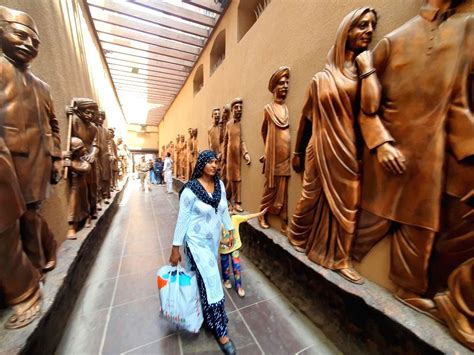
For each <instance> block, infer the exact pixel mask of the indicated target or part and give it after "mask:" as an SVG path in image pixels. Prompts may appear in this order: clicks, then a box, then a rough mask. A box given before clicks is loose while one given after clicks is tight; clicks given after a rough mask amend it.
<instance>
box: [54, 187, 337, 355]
mask: <svg viewBox="0 0 474 355" xmlns="http://www.w3.org/2000/svg"><path fill="white" fill-rule="evenodd" d="M177 212H178V198H177V195H176V194H170V195H168V194H166V192H165V187H164V186H157V185H153V186H152V189H151V191H150V192H142V191H140V188H139V183H138V181H137V180H130V181H129V185H128V187H127V190H126V191H125V194H124V197H123V200H122V202H121V204H120V207H119V210H118V212H117V214H116V215H115V217H114V221H113V223H112V225H111V226H110V229H109V232H108V235H107V236H106V238H105V241H104V244H103V245H102V248H101V250H100V252H99V255H98V257H97V260H96V262H95V264H94V267H93V269H92V271H91V273H90V275H89V277H88V279H87V281H86V284H85V286H84V288H83V289H82V291H81V294H80V295H79V299H78V302H77V303H76V306H75V309H74V311H73V313H72V315H71V318H70V320H69V323H68V326H67V328H66V329H65V331H64V335H63V338H62V341H61V344H60V345H59V347H58V349H57V352H56V353H57V354H68V355H69V354H165V355H167V354H170V355H173V354H220V351H219V348H218V346H217V343H216V342H215V340H214V338H213V337H212V335H211V334H210V333H207V332H206V331H205V330H204V329H202V330H201V332H200V333H199V335H191V334H187V333H179V332H176V330H175V329H174V327H173V326H171V325H169V324H168V323H167V321H165V320H164V319H162V318H160V317H159V297H158V292H157V289H156V283H155V275H156V271H157V269H158V268H159V267H160V266H162V265H164V264H166V263H167V260H168V257H169V253H170V250H171V249H170V247H171V243H172V238H173V232H174V228H175V224H176V217H177ZM242 279H243V285H244V287H245V288H246V292H247V294H246V296H245V298H243V299H242V298H239V297H238V296H237V293H236V292H235V290H234V289H231V290H225V293H226V310H227V312H228V315H229V319H230V323H229V331H230V336H231V338H232V339H233V341H234V343H235V345H236V346H237V348H238V353H239V354H262V353H265V354H271V355H277V354H336V353H340V352H339V351H338V349H337V348H336V346H335V345H334V344H332V343H331V342H330V341H329V340H328V339H327V338H326V337H325V336H324V334H323V333H322V332H321V331H320V330H319V329H318V328H316V327H315V326H314V325H313V324H312V323H311V322H310V321H309V320H308V319H307V318H306V317H305V316H304V315H302V314H301V313H300V312H299V311H297V310H296V309H295V308H294V307H293V306H292V305H291V304H290V303H289V302H288V300H287V299H286V298H285V297H284V296H283V295H282V294H281V293H280V292H279V291H278V290H277V289H276V288H275V287H274V286H273V285H272V284H271V283H270V281H269V280H268V279H267V278H266V277H265V276H264V275H263V274H262V273H261V272H259V271H258V270H257V269H256V267H255V266H254V265H253V264H252V263H251V262H250V261H249V260H247V259H246V258H245V256H243V257H242Z"/></svg>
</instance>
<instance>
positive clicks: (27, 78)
mask: <svg viewBox="0 0 474 355" xmlns="http://www.w3.org/2000/svg"><path fill="white" fill-rule="evenodd" d="M0 21H1V28H0V39H1V47H2V56H1V58H0V73H1V74H0V75H1V80H0V96H1V97H2V100H1V104H0V137H1V138H3V139H4V142H5V145H6V148H7V149H8V150H9V152H10V154H11V160H12V162H13V166H14V168H15V175H16V179H17V183H18V184H19V186H20V190H21V193H22V195H23V200H24V202H25V203H26V210H25V212H24V213H23V215H22V216H21V218H20V224H21V236H22V242H23V249H24V251H25V253H26V254H27V255H28V257H29V258H30V260H31V262H32V264H33V266H34V267H35V268H37V269H38V271H39V272H40V273H42V272H43V271H44V270H45V269H48V270H50V269H52V268H54V264H55V262H54V260H55V255H53V254H55V250H45V246H47V245H49V246H51V247H52V248H54V245H55V243H54V240H49V239H51V238H52V237H53V235H52V233H51V232H50V231H49V228H48V225H47V223H46V221H45V220H44V219H43V217H42V216H41V215H40V213H39V210H40V207H41V204H42V202H43V201H44V200H45V199H46V198H47V196H48V191H49V184H50V183H51V184H56V183H58V181H59V179H60V176H61V172H60V171H61V165H62V164H61V148H60V136H59V123H58V121H57V119H56V115H55V113H54V108H53V101H52V98H51V95H50V92H49V87H48V85H47V84H46V83H44V82H43V81H42V80H40V79H39V78H37V77H36V76H35V75H33V73H32V72H31V71H30V62H31V61H32V60H33V59H34V58H35V57H36V56H37V55H38V50H39V44H40V38H39V34H38V29H37V27H36V24H35V22H34V20H33V19H32V18H31V17H30V16H29V15H28V14H26V13H24V12H21V11H16V10H13V9H9V8H6V7H0ZM2 213H3V211H2ZM45 255H48V256H49V257H50V258H51V259H48V260H46V257H45Z"/></svg>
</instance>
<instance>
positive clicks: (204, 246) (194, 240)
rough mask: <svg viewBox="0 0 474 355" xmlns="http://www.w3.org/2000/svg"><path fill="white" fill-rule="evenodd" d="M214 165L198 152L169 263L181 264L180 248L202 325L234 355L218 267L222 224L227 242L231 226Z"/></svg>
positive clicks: (183, 197)
mask: <svg viewBox="0 0 474 355" xmlns="http://www.w3.org/2000/svg"><path fill="white" fill-rule="evenodd" d="M217 165H218V162H217V156H216V154H215V153H214V152H213V151H211V150H205V151H203V152H201V153H200V154H199V156H198V160H197V163H196V166H195V167H194V171H193V175H192V177H191V179H190V180H189V181H188V182H187V183H186V184H185V185H184V187H183V189H182V190H181V196H180V201H179V213H178V220H177V223H176V229H175V233H174V239H173V248H172V250H171V256H170V263H171V265H177V264H178V263H179V262H180V261H181V254H180V251H179V248H180V246H183V247H184V253H185V255H186V268H187V269H189V268H190V269H191V270H193V271H195V272H196V276H197V281H198V287H199V294H200V297H201V304H202V310H203V315H204V323H205V325H206V327H207V328H208V329H209V330H211V331H212V332H213V334H214V336H215V337H216V339H217V341H218V343H219V346H220V348H221V350H222V351H223V352H224V353H225V354H236V350H235V346H234V344H233V343H232V341H231V340H230V338H229V336H228V329H227V322H228V319H227V314H226V312H225V309H224V291H223V289H222V284H221V279H220V273H219V268H218V251H219V241H220V236H221V225H224V228H225V229H226V230H228V231H229V233H230V235H231V238H230V240H229V243H232V242H233V227H232V223H231V220H230V216H229V211H228V209H227V199H226V194H225V188H224V184H223V182H222V181H220V179H219V175H218V174H217Z"/></svg>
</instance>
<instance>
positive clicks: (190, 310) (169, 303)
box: [156, 265, 203, 333]
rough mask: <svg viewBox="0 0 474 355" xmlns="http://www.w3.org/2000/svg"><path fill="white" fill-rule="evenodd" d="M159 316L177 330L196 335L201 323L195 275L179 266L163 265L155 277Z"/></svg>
mask: <svg viewBox="0 0 474 355" xmlns="http://www.w3.org/2000/svg"><path fill="white" fill-rule="evenodd" d="M156 282H157V285H158V290H159V292H160V303H161V310H160V313H161V315H162V316H163V317H164V318H166V319H168V320H169V321H171V322H172V323H174V324H176V326H177V327H178V328H179V329H184V330H187V331H189V332H192V333H198V332H199V329H200V328H201V325H202V322H203V316H202V309H201V301H200V299H199V290H198V285H197V279H196V274H195V273H194V272H193V271H189V272H185V271H184V269H183V268H182V267H181V266H179V265H178V266H177V267H175V266H170V265H165V266H163V267H161V268H160V269H159V270H158V272H157V275H156Z"/></svg>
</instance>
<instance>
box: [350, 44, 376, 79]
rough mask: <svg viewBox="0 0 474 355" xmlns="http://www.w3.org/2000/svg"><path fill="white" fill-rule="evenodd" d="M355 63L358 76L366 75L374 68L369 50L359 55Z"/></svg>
mask: <svg viewBox="0 0 474 355" xmlns="http://www.w3.org/2000/svg"><path fill="white" fill-rule="evenodd" d="M355 61H356V63H357V68H358V69H359V75H361V74H364V73H367V72H368V71H369V70H371V69H372V68H373V67H374V63H373V56H372V52H371V51H370V50H367V51H364V52H362V53H360V54H359V55H358V56H357V57H356V58H355Z"/></svg>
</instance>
